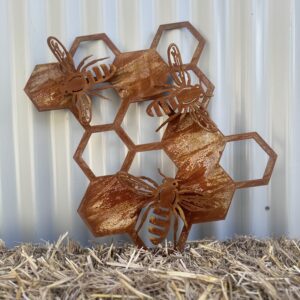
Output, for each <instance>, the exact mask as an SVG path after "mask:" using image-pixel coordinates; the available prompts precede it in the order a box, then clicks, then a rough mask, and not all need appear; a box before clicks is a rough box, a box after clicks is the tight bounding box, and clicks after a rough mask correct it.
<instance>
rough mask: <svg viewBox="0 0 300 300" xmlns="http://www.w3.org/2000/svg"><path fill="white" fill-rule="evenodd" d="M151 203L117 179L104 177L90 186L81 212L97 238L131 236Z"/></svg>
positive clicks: (98, 178) (79, 211)
mask: <svg viewBox="0 0 300 300" xmlns="http://www.w3.org/2000/svg"><path fill="white" fill-rule="evenodd" d="M147 201H148V199H145V198H143V197H142V196H140V195H137V194H136V193H134V192H132V191H131V190H130V189H128V188H127V187H126V186H124V185H123V184H121V183H120V182H119V180H118V178H117V177H116V176H101V177H97V178H95V180H93V181H92V182H91V183H90V185H89V187H88V189H87V191H86V193H85V195H84V197H83V200H82V202H81V204H80V206H79V208H78V213H79V215H80V216H81V218H82V219H83V220H84V221H85V223H86V224H87V226H88V227H89V229H90V230H91V232H92V233H93V234H94V235H95V236H104V235H109V234H117V233H129V234H130V235H131V232H132V231H134V226H135V224H136V222H137V218H138V215H139V213H140V211H141V209H142V207H143V206H144V205H145V204H146V202H147Z"/></svg>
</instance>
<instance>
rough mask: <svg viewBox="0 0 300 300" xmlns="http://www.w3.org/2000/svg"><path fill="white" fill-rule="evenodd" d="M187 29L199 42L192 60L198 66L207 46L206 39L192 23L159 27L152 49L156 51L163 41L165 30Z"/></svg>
mask: <svg viewBox="0 0 300 300" xmlns="http://www.w3.org/2000/svg"><path fill="white" fill-rule="evenodd" d="M183 28H186V29H188V30H189V31H190V33H191V34H192V35H193V36H194V38H195V39H196V40H197V41H198V45H197V47H196V50H195V52H194V54H193V56H192V58H191V62H190V63H191V64H193V65H196V64H197V63H198V61H199V58H200V56H201V53H202V50H203V48H204V45H205V39H204V38H203V36H202V35H201V34H200V33H199V31H198V30H197V29H196V28H195V27H194V26H193V25H192V24H191V23H190V22H178V23H170V24H163V25H160V26H159V27H158V30H157V32H156V35H155V37H154V39H153V41H152V44H151V46H150V48H152V49H156V48H157V46H158V44H159V41H160V40H161V37H162V34H163V32H164V31H165V30H173V29H183Z"/></svg>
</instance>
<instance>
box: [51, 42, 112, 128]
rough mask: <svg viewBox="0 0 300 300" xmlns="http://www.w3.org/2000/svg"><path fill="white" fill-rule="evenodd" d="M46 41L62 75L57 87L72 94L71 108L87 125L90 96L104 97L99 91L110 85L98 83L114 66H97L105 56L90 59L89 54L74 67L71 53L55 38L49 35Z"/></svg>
mask: <svg viewBox="0 0 300 300" xmlns="http://www.w3.org/2000/svg"><path fill="white" fill-rule="evenodd" d="M47 42H48V45H49V48H50V50H51V51H52V53H53V55H54V56H55V57H56V59H57V60H58V62H59V64H60V68H61V70H62V72H63V75H64V76H63V77H62V78H61V80H60V81H58V82H57V85H58V89H59V91H60V93H61V94H62V95H65V96H67V95H71V96H72V106H73V107H72V108H73V109H74V108H76V110H77V112H78V117H79V122H80V123H81V124H82V125H83V126H84V125H88V124H89V123H90V121H91V118H92V100H91V97H93V96H97V97H100V98H104V97H103V96H102V95H101V94H99V92H100V91H102V90H104V89H107V88H111V86H109V85H104V86H103V85H102V86H98V84H100V83H103V82H107V81H108V80H109V79H110V78H111V77H112V76H113V74H114V73H115V71H116V67H115V66H114V65H110V66H107V65H106V64H100V65H98V66H97V65H96V64H97V63H98V62H100V61H102V60H104V59H106V58H100V59H93V60H90V58H91V55H89V56H87V57H85V58H83V59H82V61H81V62H80V63H79V64H78V66H77V67H75V64H74V61H73V57H72V55H71V54H70V52H69V51H68V50H67V49H66V48H65V46H64V45H63V44H62V43H61V42H60V41H59V40H58V39H57V38H55V37H49V38H48V40H47ZM90 68H92V70H90Z"/></svg>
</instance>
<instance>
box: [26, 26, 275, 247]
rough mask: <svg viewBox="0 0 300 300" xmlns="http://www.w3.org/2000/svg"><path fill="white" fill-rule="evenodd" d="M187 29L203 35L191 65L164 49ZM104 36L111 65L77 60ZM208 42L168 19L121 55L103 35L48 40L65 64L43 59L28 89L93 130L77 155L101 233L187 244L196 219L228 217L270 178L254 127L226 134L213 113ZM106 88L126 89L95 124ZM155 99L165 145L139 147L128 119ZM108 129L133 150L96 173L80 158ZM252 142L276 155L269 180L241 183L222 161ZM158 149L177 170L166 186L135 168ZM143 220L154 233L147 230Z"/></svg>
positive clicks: (38, 101) (84, 213) (88, 210)
mask: <svg viewBox="0 0 300 300" xmlns="http://www.w3.org/2000/svg"><path fill="white" fill-rule="evenodd" d="M184 28H185V29H187V30H188V31H189V32H190V33H191V34H192V35H193V36H194V38H195V39H196V40H197V47H196V49H195V52H194V53H193V57H192V59H191V61H190V62H189V63H186V64H184V63H183V61H182V58H181V54H180V48H179V47H178V46H177V45H176V44H174V43H171V44H170V45H169V47H168V49H167V57H168V60H167V61H166V62H165V61H164V60H163V58H162V57H161V56H160V55H159V53H158V52H157V46H158V44H159V42H160V40H161V38H162V35H163V32H164V31H165V30H173V29H184ZM97 40H99V41H103V42H104V43H105V44H106V45H107V47H108V48H109V49H110V50H111V52H112V53H113V54H114V55H115V59H114V61H113V64H111V65H108V64H106V63H104V62H103V60H105V58H92V57H91V56H92V55H89V56H87V57H85V58H84V59H82V61H81V62H79V64H78V65H77V66H76V65H75V63H74V55H75V53H76V51H77V50H78V47H79V45H80V43H82V42H91V41H97ZM204 43H205V41H204V39H203V37H202V36H201V35H200V33H199V32H198V31H197V30H196V29H195V28H194V27H193V26H192V25H191V24H190V23H189V22H180V23H173V24H165V25H161V26H160V27H159V29H158V31H157V33H156V35H155V37H154V39H153V42H152V44H151V46H150V48H149V49H147V50H141V51H134V52H125V53H121V52H120V51H119V50H118V49H117V47H116V46H115V45H114V44H113V42H112V41H111V40H110V39H109V38H108V37H107V35H106V34H104V33H102V34H95V35H88V36H81V37H77V38H76V39H75V41H74V42H73V44H72V46H71V48H70V50H67V49H66V48H65V46H64V45H63V44H62V43H61V42H60V41H59V40H58V39H56V38H54V37H49V38H48V45H49V48H50V50H51V51H52V53H53V54H54V56H55V58H56V60H57V61H56V62H55V63H49V64H42V65H37V66H36V67H35V69H34V70H33V72H32V74H31V77H30V79H29V80H28V82H27V84H26V87H25V92H26V93H27V95H28V96H29V98H30V99H31V100H32V102H33V103H34V105H35V106H36V107H37V109H38V110H39V111H43V110H52V109H64V108H68V109H69V110H71V112H72V113H73V114H74V116H75V118H76V119H77V120H78V121H79V122H80V123H81V125H82V126H83V128H84V130H85V132H84V135H83V137H82V139H81V141H80V144H79V146H78V148H77V150H76V153H75V155H74V159H75V161H76V162H77V163H78V165H79V167H80V168H81V169H82V171H83V172H84V173H85V175H86V176H87V177H88V179H89V180H90V184H89V186H88V188H87V191H86V193H85V195H84V197H83V199H82V202H81V204H80V206H79V208H78V213H79V215H80V216H81V218H82V219H83V220H84V222H85V223H86V225H87V226H88V227H89V229H90V230H91V231H92V233H93V234H94V235H95V236H104V235H110V234H120V233H127V234H128V235H129V236H130V237H131V238H132V240H133V241H134V242H135V243H136V244H137V245H138V246H141V247H142V246H143V247H146V246H145V244H149V243H150V245H152V246H155V245H157V244H159V243H161V242H162V241H163V240H165V239H166V237H167V235H168V234H169V233H170V232H172V235H173V241H174V246H175V247H176V248H178V249H182V248H183V246H184V244H185V242H186V240H187V238H188V235H189V231H190V229H191V226H192V225H193V224H195V223H200V222H208V221H216V220H222V219H224V218H225V217H226V214H227V211H228V209H229V206H230V203H231V200H232V197H233V194H234V192H235V190H236V189H240V188H246V187H254V186H259V185H266V184H268V182H269V179H270V177H271V174H272V171H273V167H274V164H275V161H276V154H275V152H274V151H273V150H272V149H271V148H270V147H269V146H268V145H267V144H266V142H265V141H264V140H263V139H262V138H261V137H260V136H259V135H258V134H257V133H256V132H250V133H243V134H234V135H230V136H224V135H223V134H222V132H221V131H220V130H219V129H218V127H217V125H216V124H215V123H214V122H213V121H212V119H211V118H210V116H209V114H208V112H207V107H208V104H209V102H210V100H211V98H212V96H213V90H214V86H213V84H212V83H211V82H210V81H209V80H208V78H207V77H206V76H205V75H204V74H203V73H202V71H201V70H200V69H199V68H198V67H197V63H198V61H199V58H200V55H201V52H202V50H203V47H204ZM100 61H101V62H102V63H101V64H100ZM192 73H193V74H194V75H196V77H197V82H196V83H195V82H193V81H192V79H191V74H192ZM104 89H114V90H115V91H116V92H117V93H118V95H119V96H120V102H121V103H120V107H119V110H118V112H117V114H116V117H115V119H114V121H113V122H112V123H110V124H100V125H97V124H96V125H91V124H90V122H91V117H92V101H93V98H95V97H102V98H105V97H104V96H103V95H102V94H101V91H102V90H104ZM149 100H150V104H149V105H148V107H147V109H146V110H145V114H148V115H149V116H151V117H154V118H156V117H158V118H159V117H161V116H167V119H166V121H164V122H163V123H162V124H161V126H160V127H159V128H157V130H159V129H160V128H162V127H163V126H166V128H165V131H164V133H163V136H162V139H161V141H159V142H153V143H147V144H139V145H136V144H135V143H134V142H133V141H132V139H131V138H130V137H129V135H128V134H127V133H126V131H125V130H124V129H123V128H122V126H121V123H122V121H123V119H124V117H125V115H126V112H127V110H128V108H129V105H130V104H131V103H134V102H141V101H149ZM105 131H114V132H115V133H116V134H117V135H118V136H119V137H120V139H121V140H122V141H123V143H124V144H125V145H126V147H127V148H128V153H127V156H126V158H125V160H124V162H123V165H122V166H121V169H120V170H119V171H118V172H117V173H116V174H113V175H105V176H98V177H97V176H95V174H94V173H93V171H92V170H91V169H90V168H89V166H88V165H87V163H86V162H85V161H84V159H83V156H82V155H83V151H84V149H85V147H86V146H87V143H88V141H89V138H90V137H91V136H92V134H94V133H97V132H105ZM247 139H253V140H254V141H255V142H256V143H257V144H258V145H259V146H260V147H261V148H262V149H263V150H264V151H265V152H266V153H267V155H268V156H269V159H268V162H267V165H266V168H265V171H264V175H263V177H262V178H260V179H253V180H247V181H238V182H237V181H234V180H233V179H232V178H231V177H230V176H229V175H228V174H227V173H226V172H225V170H224V169H223V168H222V167H221V166H220V164H219V161H220V158H221V155H222V153H223V150H224V148H225V145H226V143H228V142H233V141H241V140H247ZM150 150H163V151H165V153H166V154H167V155H168V156H169V157H170V159H171V160H172V161H173V162H174V164H175V165H176V167H177V173H176V176H175V178H169V177H167V176H165V175H164V174H163V173H162V172H161V171H160V170H159V169H158V170H157V172H158V173H159V174H160V175H161V179H162V180H161V182H156V181H154V180H153V179H151V178H148V177H145V176H141V177H136V176H134V175H132V174H130V173H129V169H130V166H131V164H132V162H133V159H134V157H135V155H136V154H137V153H139V152H144V151H150ZM145 224H147V233H146V235H145V234H144V235H141V228H142V227H143V226H144V225H145ZM145 241H147V243H145Z"/></svg>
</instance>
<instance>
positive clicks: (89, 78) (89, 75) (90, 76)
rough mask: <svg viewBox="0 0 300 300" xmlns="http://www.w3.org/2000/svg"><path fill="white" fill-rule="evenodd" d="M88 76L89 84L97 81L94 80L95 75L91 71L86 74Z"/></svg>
mask: <svg viewBox="0 0 300 300" xmlns="http://www.w3.org/2000/svg"><path fill="white" fill-rule="evenodd" d="M86 75H87V78H88V82H89V83H95V79H94V76H93V74H92V72H91V71H87V72H86Z"/></svg>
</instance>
